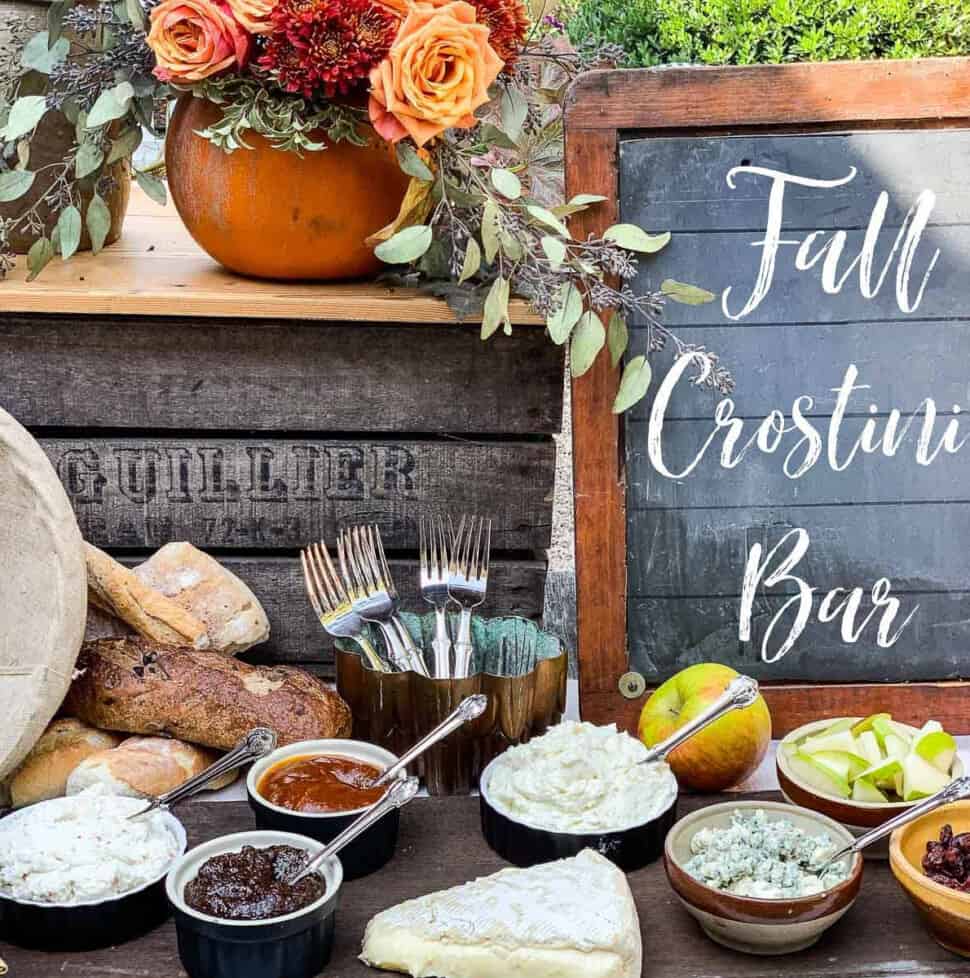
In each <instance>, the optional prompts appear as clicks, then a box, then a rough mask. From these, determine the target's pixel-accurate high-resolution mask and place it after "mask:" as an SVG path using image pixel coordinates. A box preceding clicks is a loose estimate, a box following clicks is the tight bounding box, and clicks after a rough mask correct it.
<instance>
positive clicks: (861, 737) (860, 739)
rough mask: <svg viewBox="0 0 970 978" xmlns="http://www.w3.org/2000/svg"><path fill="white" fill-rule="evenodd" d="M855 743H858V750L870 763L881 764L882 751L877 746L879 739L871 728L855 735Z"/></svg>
mask: <svg viewBox="0 0 970 978" xmlns="http://www.w3.org/2000/svg"><path fill="white" fill-rule="evenodd" d="M856 743H857V744H858V745H859V752H860V753H861V754H862V755H863V756H864V757H865V759H866V760H867V761H868V762H869V763H870V764H881V763H882V760H883V754H882V751H881V750H880V748H879V741H878V740H876V735H875V734H874V733H873V732H872V731H871V730H863V731H862V733H861V734H858V735H857V736H856Z"/></svg>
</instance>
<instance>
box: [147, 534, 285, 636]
mask: <svg viewBox="0 0 970 978" xmlns="http://www.w3.org/2000/svg"><path fill="white" fill-rule="evenodd" d="M134 574H135V576H136V577H137V578H138V579H139V580H140V581H141V582H142V583H143V584H147V585H148V586H149V587H151V588H154V589H155V590H156V591H158V592H160V593H161V594H164V595H165V597H167V598H170V599H171V600H172V601H174V602H175V603H176V604H177V605H178V606H179V607H180V608H182V609H184V610H185V611H187V612H188V613H189V614H190V615H194V616H195V617H196V618H197V619H198V620H199V621H200V622H202V624H203V625H204V626H205V630H206V634H207V635H208V636H209V645H208V647H209V648H210V649H213V650H215V651H217V652H225V653H226V654H227V655H235V654H236V653H237V652H244V651H245V650H246V649H248V648H250V647H251V646H253V645H258V644H259V643H260V642H265V641H266V639H268V638H269V619H268V618H267V617H266V612H265V611H264V610H263V606H262V605H261V604H260V603H259V599H258V598H257V597H256V595H255V594H253V592H252V591H251V590H250V589H249V588H248V587H247V586H246V584H244V583H243V582H242V581H241V580H240V579H239V578H238V577H236V575H235V574H233V573H232V571H230V570H227V569H226V568H225V567H223V566H222V564H220V563H219V561H217V560H215V559H214V558H213V557H210V556H209V555H208V554H207V553H203V552H202V551H201V550H199V549H198V548H196V547H193V546H192V544H191V543H166V544H165V546H164V547H162V548H161V550H157V551H156V552H155V553H154V554H152V556H151V557H149V559H148V560H146V561H145V562H144V563H143V564H139V565H138V566H137V567H136V568H135V569H134Z"/></svg>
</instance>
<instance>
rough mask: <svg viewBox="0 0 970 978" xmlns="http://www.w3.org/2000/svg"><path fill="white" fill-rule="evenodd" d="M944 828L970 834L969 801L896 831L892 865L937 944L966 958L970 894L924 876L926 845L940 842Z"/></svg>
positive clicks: (969, 951) (969, 938) (969, 937)
mask: <svg viewBox="0 0 970 978" xmlns="http://www.w3.org/2000/svg"><path fill="white" fill-rule="evenodd" d="M944 825H951V826H953V832H954V834H956V835H958V834H959V833H961V832H968V831H970V801H956V802H954V803H953V804H952V805H945V806H944V807H943V808H939V809H937V810H936V811H935V812H930V814H929V815H924V816H923V818H920V819H917V820H916V821H915V822H911V823H910V824H909V825H904V826H903V827H902V828H900V829H896V831H895V832H893V834H892V836H891V838H890V840H889V866H890V868H891V869H892V871H893V875H894V876H895V877H896V879H897V881H898V882H899V885H900V886H901V887H902V888H903V890H904V891H905V893H906V896H908V897H909V899H910V900H911V901H912V904H913V906H914V907H916V909H917V911H919V915H920V917H921V918H922V919H923V923H924V924H925V925H926V929H927V930H928V931H929V932H930V934H931V935H932V936H933V938H934V939H935V940H936V942H937V943H938V944H941V945H942V946H943V947H945V948H946V949H947V950H948V951H953V953H954V954H962V955H963V956H964V957H965V958H967V957H970V893H959V892H957V891H956V890H951V889H950V888H949V887H947V886H943V885H942V884H941V883H935V882H934V881H933V880H931V879H930V878H929V877H928V876H925V875H924V874H923V867H922V861H923V855H924V853H925V852H926V843H927V842H930V841H935V840H937V839H939V837H940V829H941V828H942V827H943V826H944Z"/></svg>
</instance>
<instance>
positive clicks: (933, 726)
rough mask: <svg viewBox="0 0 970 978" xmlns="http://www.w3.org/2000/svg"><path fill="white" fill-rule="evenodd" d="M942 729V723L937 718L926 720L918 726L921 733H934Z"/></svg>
mask: <svg viewBox="0 0 970 978" xmlns="http://www.w3.org/2000/svg"><path fill="white" fill-rule="evenodd" d="M942 729H943V724H942V723H940V721H939V720H927V721H926V723H924V724H923V726H922V727H920V728H919V732H920V733H921V734H924V733H936V732H937V731H941V730H942Z"/></svg>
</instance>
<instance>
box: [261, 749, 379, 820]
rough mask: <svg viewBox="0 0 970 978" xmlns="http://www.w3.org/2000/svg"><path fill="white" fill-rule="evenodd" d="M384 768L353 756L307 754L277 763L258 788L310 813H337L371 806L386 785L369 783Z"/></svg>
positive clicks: (268, 796)
mask: <svg viewBox="0 0 970 978" xmlns="http://www.w3.org/2000/svg"><path fill="white" fill-rule="evenodd" d="M382 773H383V771H381V770H380V769H379V768H376V767H374V766H373V765H372V764H366V763H365V762H364V761H359V760H357V759H356V758H353V757H340V756H338V755H336V754H307V755H303V756H300V757H288V758H286V760H283V761H280V762H279V763H278V764H274V765H273V766H272V767H271V768H270V769H269V770H268V771H267V772H266V773H265V774H264V775H263V776H262V778H260V781H259V784H258V786H257V789H258V791H259V793H260V795H262V796H263V798H265V799H266V800H267V801H268V802H271V803H272V804H274V805H279V806H280V808H288V809H289V810H290V811H293V812H306V813H307V814H311V815H313V814H316V815H322V814H335V813H339V812H351V811H354V810H355V809H358V808H369V807H370V806H371V805H373V804H374V803H375V802H377V801H380V799H381V798H383V797H384V794H385V792H386V791H387V787H386V786H383V787H380V788H372V787H369V786H370V785H371V784H372V782H373V781H374V780H375V778H379V777H380V776H381V774H382Z"/></svg>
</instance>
